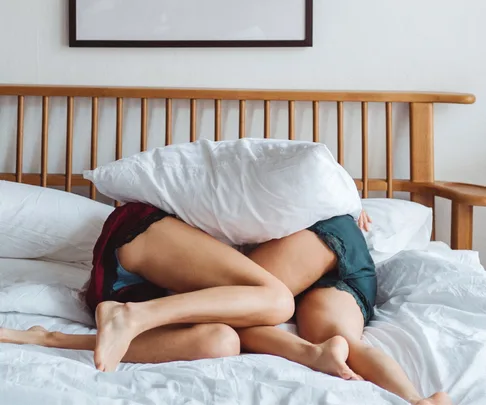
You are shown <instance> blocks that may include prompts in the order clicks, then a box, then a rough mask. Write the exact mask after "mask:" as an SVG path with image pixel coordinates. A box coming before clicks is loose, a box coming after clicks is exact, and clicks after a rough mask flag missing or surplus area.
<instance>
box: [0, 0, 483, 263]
mask: <svg viewBox="0 0 486 405" xmlns="http://www.w3.org/2000/svg"><path fill="white" fill-rule="evenodd" d="M67 25H68V24H67V1H65V0H42V1H39V0H18V1H11V0H0V38H2V39H1V40H0V82H4V83H39V84H88V85H134V86H171V87H178V86H179V87H188V86H194V87H230V88H234V87H248V88H308V89H373V90H401V89H403V90H440V91H465V92H473V93H475V94H476V95H477V97H478V101H477V103H476V104H475V105H473V106H439V107H438V108H437V114H436V115H437V118H436V177H437V179H439V180H456V181H466V182H475V183H479V184H483V185H486V178H485V174H486V170H485V169H486V160H485V159H484V155H485V152H486V142H485V136H486V114H485V112H486V73H485V72H486V52H485V50H484V39H485V38H486V2H484V0H462V1H457V0H427V1H423V0H408V1H406V2H405V1H401V2H399V1H389V0H367V1H361V0H339V1H331V0H329V1H324V0H315V41H314V43H315V45H314V47H313V48H310V49H306V48H302V49H212V50H211V49H190V50H188V49H71V48H69V47H68V46H67ZM352 114H354V113H352ZM377 114H378V113H377ZM60 117H61V115H59V116H58V118H59V119H60ZM372 117H373V115H372ZM55 118H56V115H54V118H53V119H55ZM355 118H356V117H355ZM377 128H382V127H381V126H377ZM355 129H356V128H355ZM355 135H358V134H357V133H356V134H354V133H353V136H355ZM380 136H381V135H380ZM3 139H4V138H2V140H3ZM356 139H359V137H358V138H356ZM377 139H378V138H377ZM379 139H382V138H379ZM81 142H82V141H81ZM51 143H52V140H51ZM10 144H11V141H10V143H9V145H10ZM377 145H378V144H377ZM405 145H406V143H404V142H402V143H400V142H399V143H398V146H397V148H396V149H397V150H396V152H397V153H398V154H399V155H400V153H402V154H403V153H405V152H406V146H405ZM378 146H379V147H382V145H378ZM378 146H377V147H378ZM54 148H55V145H54ZM403 148H405V149H403ZM76 150H78V149H76ZM350 156H351V155H350ZM347 157H348V156H347ZM83 159H84V158H83ZM349 160H350V159H349V158H348V161H349ZM351 160H353V158H352V157H351ZM402 160H403V159H402ZM351 163H352V164H354V163H355V162H353V161H352V162H351ZM358 166H359V162H358ZM379 166H380V168H381V167H382V166H383V165H382V164H381V163H380V165H379ZM372 169H373V168H372ZM400 170H402V172H406V168H400V167H399V168H398V171H399V172H400ZM351 171H352V172H353V171H354V169H353V170H351ZM353 174H357V175H359V173H353ZM449 211H450V208H449V206H448V205H447V204H446V203H442V202H441V203H440V204H439V218H438V220H439V221H438V228H439V237H440V238H447V237H448V226H449V218H448V215H449ZM475 227H476V234H475V239H474V245H475V249H478V250H480V251H481V253H482V257H483V258H486V230H485V228H486V212H485V211H483V210H482V209H478V210H477V211H476V217H475Z"/></svg>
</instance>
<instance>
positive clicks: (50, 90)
mask: <svg viewBox="0 0 486 405" xmlns="http://www.w3.org/2000/svg"><path fill="white" fill-rule="evenodd" d="M2 96H15V97H17V105H18V107H17V117H16V119H17V128H16V138H17V141H16V146H17V147H16V150H17V153H16V171H15V173H0V180H9V181H16V182H22V183H28V184H34V185H41V186H44V187H47V186H64V188H65V190H66V191H68V192H71V191H72V188H73V186H85V187H89V189H90V192H89V195H90V197H91V198H92V199H95V198H96V189H95V187H94V186H93V185H92V184H90V183H89V182H88V181H86V180H84V179H83V178H82V175H81V174H79V173H73V133H74V120H75V114H74V103H75V100H76V99H77V98H90V99H91V136H90V139H87V141H88V140H89V141H90V143H91V158H90V160H91V164H90V168H91V169H94V168H96V166H97V164H98V120H99V110H100V103H99V101H100V99H104V98H112V99H116V123H115V122H114V124H115V126H116V127H115V128H114V130H115V133H116V142H115V148H116V149H115V150H116V152H115V157H116V159H120V158H121V157H122V144H123V119H124V110H123V103H124V99H138V100H140V113H141V120H140V122H141V128H140V150H146V149H147V128H148V117H149V114H148V111H149V104H150V102H151V100H153V99H163V100H165V115H166V117H165V144H166V145H169V144H171V143H172V141H173V114H174V112H175V111H174V110H175V109H174V108H173V105H174V103H173V102H174V101H175V100H189V103H190V104H189V105H190V119H189V122H188V125H187V132H188V138H187V140H189V141H195V140H196V135H197V125H198V123H197V103H198V101H199V100H211V101H213V102H214V139H215V140H221V139H222V125H221V117H222V113H221V111H222V102H223V101H227V100H233V101H237V102H239V120H238V133H239V137H240V138H243V137H245V136H247V102H248V101H251V102H255V101H258V102H261V108H262V109H263V114H264V123H263V127H262V128H261V131H262V134H263V136H264V137H265V138H269V137H270V134H271V128H270V126H271V120H270V111H271V108H272V102H275V101H279V102H282V101H283V102H286V103H287V105H288V139H291V140H292V139H295V136H296V134H295V108H296V102H308V103H309V105H311V106H312V128H313V129H312V141H314V142H319V141H320V125H319V109H320V103H322V102H333V103H336V108H337V160H338V162H339V163H340V164H342V165H344V123H345V120H344V105H345V103H348V102H353V103H360V104H361V141H362V145H361V156H362V159H361V160H362V170H361V171H362V175H361V178H359V179H356V180H355V181H356V185H357V187H358V189H359V190H360V191H361V193H362V197H363V198H367V197H368V196H369V193H370V191H383V192H386V196H387V197H388V198H393V196H394V192H398V191H404V192H410V193H411V199H412V200H413V201H416V202H419V203H422V204H424V205H426V206H429V207H432V208H433V207H434V199H435V197H436V196H439V197H443V198H447V199H449V200H451V201H452V236H451V246H452V247H453V248H456V249H471V248H472V221H473V206H486V188H485V187H481V186H477V185H470V184H462V183H448V182H437V181H435V177H434V104H435V103H451V104H472V103H474V102H475V97H474V96H473V95H471V94H458V93H429V92H383V91H381V92H378V91H299V90H292V91H291V90H219V89H185V88H181V89H171V88H142V87H137V88H132V87H84V86H30V85H29V86H27V85H26V86H24V85H0V97H2ZM26 97H41V98H42V128H41V137H42V140H41V151H40V154H41V170H40V173H24V172H23V163H24V157H23V151H24V110H25V98H26ZM54 97H56V98H59V97H62V98H66V104H67V108H66V111H67V128H66V165H65V170H64V173H49V172H48V140H49V102H50V99H51V98H54ZM369 103H382V104H383V108H384V110H385V117H386V118H385V119H386V131H385V132H386V134H385V139H386V177H385V178H370V177H369V161H368V159H369V158H368V156H369V141H368V128H369V114H368V106H369ZM393 103H405V104H408V106H409V117H410V131H409V132H410V156H409V159H410V178H409V179H396V178H395V177H394V171H393V167H394V166H393V159H394V157H393V133H392V132H393V125H392V123H393V116H392V111H393V110H392V105H393ZM309 140H310V139H309ZM86 169H87V168H86Z"/></svg>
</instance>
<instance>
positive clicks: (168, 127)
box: [165, 98, 172, 146]
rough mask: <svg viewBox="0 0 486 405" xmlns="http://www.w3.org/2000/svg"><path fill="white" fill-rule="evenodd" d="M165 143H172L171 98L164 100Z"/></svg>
mask: <svg viewBox="0 0 486 405" xmlns="http://www.w3.org/2000/svg"><path fill="white" fill-rule="evenodd" d="M165 145H166V146H168V145H172V99H170V98H168V99H167V100H165Z"/></svg>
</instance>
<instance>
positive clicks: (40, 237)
mask: <svg viewBox="0 0 486 405" xmlns="http://www.w3.org/2000/svg"><path fill="white" fill-rule="evenodd" d="M112 210H113V208H112V207H110V206H108V205H106V204H101V203H98V202H95V201H91V200H89V199H88V198H85V197H81V196H78V195H75V194H71V193H66V192H64V191H58V190H53V189H48V188H43V187H36V186H30V185H26V184H19V183H11V182H7V181H1V182H0V257H4V258H17V259H36V258H40V257H42V258H48V259H51V260H55V261H63V262H77V263H82V262H84V263H89V262H90V261H91V260H92V255H93V246H94V244H95V243H96V240H97V239H98V236H99V235H100V233H101V229H102V227H103V223H104V221H105V220H106V218H107V217H108V215H110V213H111V212H112Z"/></svg>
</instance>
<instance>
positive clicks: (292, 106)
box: [288, 100, 295, 141]
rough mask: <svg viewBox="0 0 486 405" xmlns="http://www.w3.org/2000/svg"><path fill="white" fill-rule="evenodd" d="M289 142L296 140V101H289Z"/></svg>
mask: <svg viewBox="0 0 486 405" xmlns="http://www.w3.org/2000/svg"><path fill="white" fill-rule="evenodd" d="M288 108H289V141H293V140H294V139H295V101H293V100H290V101H289V107H288Z"/></svg>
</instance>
